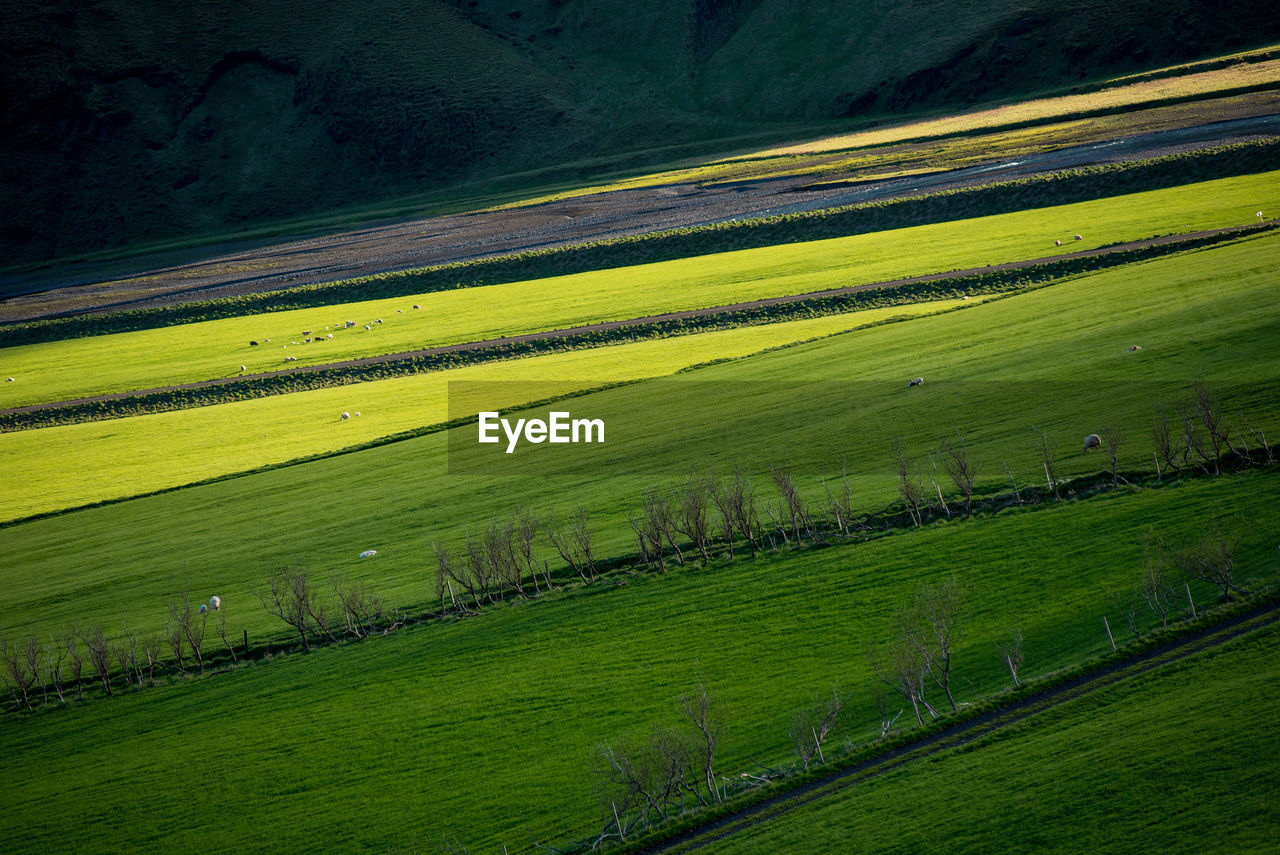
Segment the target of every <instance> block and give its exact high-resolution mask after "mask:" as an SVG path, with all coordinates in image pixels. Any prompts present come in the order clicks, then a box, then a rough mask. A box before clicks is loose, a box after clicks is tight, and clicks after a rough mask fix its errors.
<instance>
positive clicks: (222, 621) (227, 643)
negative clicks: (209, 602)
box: [216, 602, 240, 662]
mask: <svg viewBox="0 0 1280 855" xmlns="http://www.w3.org/2000/svg"><path fill="white" fill-rule="evenodd" d="M216 629H217V633H218V638H221V639H222V644H223V646H224V647H226V648H227V651H228V652H229V653H230V654H231V661H232V662H238V661H239V659H240V658H239V657H238V656H236V646H235V645H234V644H232V643H231V640H230V639H229V638H227V604H226V603H225V602H224V603H223V604H222V606H221V607H220V608H219V609H218V623H217V627H216Z"/></svg>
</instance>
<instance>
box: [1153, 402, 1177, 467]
mask: <svg viewBox="0 0 1280 855" xmlns="http://www.w3.org/2000/svg"><path fill="white" fill-rule="evenodd" d="M1151 442H1152V445H1153V446H1154V447H1155V451H1154V452H1153V454H1154V456H1155V461H1156V476H1157V478H1159V477H1163V473H1162V472H1161V466H1160V461H1162V460H1163V461H1164V468H1165V469H1173V470H1174V471H1176V472H1179V473H1180V472H1181V471H1182V470H1181V467H1179V466H1178V455H1179V453H1180V449H1179V448H1178V440H1177V438H1175V436H1174V432H1173V424H1172V422H1170V421H1169V411H1168V409H1167V408H1166V407H1165V405H1164V404H1163V403H1162V404H1161V405H1160V410H1159V412H1157V413H1156V417H1155V419H1153V420H1152V422H1151Z"/></svg>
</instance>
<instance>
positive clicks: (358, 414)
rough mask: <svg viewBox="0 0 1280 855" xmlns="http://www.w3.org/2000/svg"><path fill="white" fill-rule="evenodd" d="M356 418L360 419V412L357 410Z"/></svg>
mask: <svg viewBox="0 0 1280 855" xmlns="http://www.w3.org/2000/svg"><path fill="white" fill-rule="evenodd" d="M356 418H360V411H359V410H356Z"/></svg>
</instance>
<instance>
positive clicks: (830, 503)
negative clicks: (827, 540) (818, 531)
mask: <svg viewBox="0 0 1280 855" xmlns="http://www.w3.org/2000/svg"><path fill="white" fill-rule="evenodd" d="M822 487H823V489H824V490H825V491H826V494H827V504H826V513H827V519H828V520H830V522H831V525H832V527H834V528H835V530H836V531H838V532H839V533H840V534H841V535H846V536H847V535H848V534H849V533H850V531H852V529H853V492H852V491H851V490H850V489H849V480H848V478H847V477H846V476H845V474H844V473H843V472H841V473H840V489H839V491H837V492H836V493H834V494H833V493H832V492H831V487H830V485H828V484H827V482H826V480H825V479H823V482H822Z"/></svg>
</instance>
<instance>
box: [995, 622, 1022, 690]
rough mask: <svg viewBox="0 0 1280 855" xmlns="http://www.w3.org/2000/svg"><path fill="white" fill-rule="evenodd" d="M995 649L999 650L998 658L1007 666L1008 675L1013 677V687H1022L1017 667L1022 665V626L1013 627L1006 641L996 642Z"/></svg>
mask: <svg viewBox="0 0 1280 855" xmlns="http://www.w3.org/2000/svg"><path fill="white" fill-rule="evenodd" d="M996 650H997V651H999V652H1000V658H1001V659H1003V660H1004V664H1005V665H1006V666H1007V667H1008V668H1009V676H1010V677H1012V678H1013V686H1014V688H1015V689H1020V688H1022V681H1021V680H1019V679H1018V669H1019V668H1021V667H1022V627H1020V626H1019V627H1014V630H1013V633H1012V634H1011V636H1010V638H1009V640H1008V641H1000V642H996Z"/></svg>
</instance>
